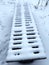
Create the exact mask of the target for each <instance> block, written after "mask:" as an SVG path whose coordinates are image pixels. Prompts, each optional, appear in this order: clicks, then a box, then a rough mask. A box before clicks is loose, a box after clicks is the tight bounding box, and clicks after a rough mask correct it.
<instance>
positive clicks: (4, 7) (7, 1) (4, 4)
mask: <svg viewBox="0 0 49 65" xmlns="http://www.w3.org/2000/svg"><path fill="white" fill-rule="evenodd" d="M19 1H20V0H19ZM22 1H23V0H22ZM24 1H27V0H24ZM37 1H38V0H34V1H33V0H31V1H30V0H29V5H30V7H31V12H32V14H33V16H34V19H35V22H36V25H37V28H38V30H39V34H40V35H41V39H42V41H43V45H44V47H45V50H46V55H47V59H45V60H36V61H34V62H32V63H30V64H24V65H49V55H48V54H49V4H48V6H47V7H43V8H42V9H41V7H39V8H38V9H35V8H34V7H33V5H34V4H35V3H36V4H35V5H37ZM14 7H15V0H3V1H2V0H0V65H23V64H20V63H18V62H15V63H5V59H6V53H7V49H8V42H9V38H10V30H11V24H12V19H13V14H14Z"/></svg>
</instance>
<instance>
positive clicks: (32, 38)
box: [6, 4, 46, 61]
mask: <svg viewBox="0 0 49 65" xmlns="http://www.w3.org/2000/svg"><path fill="white" fill-rule="evenodd" d="M45 57H46V55H45V52H44V48H43V45H42V42H41V39H40V36H39V34H38V31H37V28H36V25H35V21H34V18H33V16H32V13H31V11H30V8H29V6H28V4H24V5H21V4H17V6H16V10H15V15H14V19H13V25H12V30H11V37H10V42H9V50H8V54H7V58H6V61H21V60H28V59H38V58H45Z"/></svg>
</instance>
